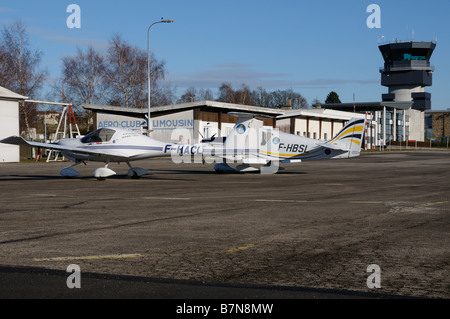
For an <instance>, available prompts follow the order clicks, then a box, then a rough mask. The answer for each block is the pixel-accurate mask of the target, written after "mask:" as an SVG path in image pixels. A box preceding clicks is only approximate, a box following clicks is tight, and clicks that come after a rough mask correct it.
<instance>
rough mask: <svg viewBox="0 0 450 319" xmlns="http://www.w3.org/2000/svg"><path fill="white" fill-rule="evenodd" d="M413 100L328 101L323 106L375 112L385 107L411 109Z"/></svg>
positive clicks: (350, 110) (341, 109) (351, 110)
mask: <svg viewBox="0 0 450 319" xmlns="http://www.w3.org/2000/svg"><path fill="white" fill-rule="evenodd" d="M412 103H413V102H412V101H410V102H408V101H405V102H387V101H382V102H357V103H328V104H323V105H322V106H323V107H324V108H327V109H334V110H340V111H347V112H353V110H355V111H356V112H362V111H364V112H373V111H382V110H383V108H384V107H386V109H391V110H393V109H401V110H409V109H410V108H411V105H412Z"/></svg>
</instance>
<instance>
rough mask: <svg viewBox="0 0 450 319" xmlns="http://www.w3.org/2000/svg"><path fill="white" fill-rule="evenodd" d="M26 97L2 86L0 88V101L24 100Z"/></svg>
mask: <svg viewBox="0 0 450 319" xmlns="http://www.w3.org/2000/svg"><path fill="white" fill-rule="evenodd" d="M26 99H28V97H26V96H23V95H20V94H17V93H15V92H13V91H11V90H8V89H7V88H4V87H3V86H0V100H26Z"/></svg>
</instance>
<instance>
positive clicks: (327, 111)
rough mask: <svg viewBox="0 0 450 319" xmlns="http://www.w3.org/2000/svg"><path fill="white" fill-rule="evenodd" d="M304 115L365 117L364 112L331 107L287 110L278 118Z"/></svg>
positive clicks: (342, 118)
mask: <svg viewBox="0 0 450 319" xmlns="http://www.w3.org/2000/svg"><path fill="white" fill-rule="evenodd" d="M297 116H304V117H310V118H314V117H315V118H322V119H334V120H345V121H347V120H349V119H350V118H351V117H356V118H363V117H364V114H362V113H350V112H346V111H337V110H331V109H322V108H316V109H297V110H287V111H286V112H285V113H284V114H283V115H280V116H278V117H277V119H283V118H289V117H297Z"/></svg>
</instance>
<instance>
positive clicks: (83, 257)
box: [33, 254, 144, 261]
mask: <svg viewBox="0 0 450 319" xmlns="http://www.w3.org/2000/svg"><path fill="white" fill-rule="evenodd" d="M141 257H144V255H142V254H122V255H98V256H79V257H51V258H34V259H33V260H34V261H69V260H98V259H125V258H141Z"/></svg>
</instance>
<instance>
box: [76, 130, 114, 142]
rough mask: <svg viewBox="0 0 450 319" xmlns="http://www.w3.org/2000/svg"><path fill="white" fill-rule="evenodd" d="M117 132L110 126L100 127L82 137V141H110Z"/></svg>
mask: <svg viewBox="0 0 450 319" xmlns="http://www.w3.org/2000/svg"><path fill="white" fill-rule="evenodd" d="M115 133H116V131H115V130H113V129H110V128H100V129H98V130H95V131H93V132H91V133H89V134H87V135H86V136H85V137H83V138H82V139H81V143H103V142H109V141H110V140H111V138H112V137H113V135H114V134H115Z"/></svg>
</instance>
